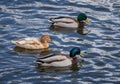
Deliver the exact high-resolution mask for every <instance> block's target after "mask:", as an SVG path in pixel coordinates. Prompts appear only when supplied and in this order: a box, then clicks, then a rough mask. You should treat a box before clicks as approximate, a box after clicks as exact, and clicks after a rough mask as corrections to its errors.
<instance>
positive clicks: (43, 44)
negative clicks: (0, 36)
mask: <svg viewBox="0 0 120 84" xmlns="http://www.w3.org/2000/svg"><path fill="white" fill-rule="evenodd" d="M11 42H12V43H13V44H15V45H16V46H18V47H21V48H25V49H43V48H48V47H49V44H48V42H52V40H51V38H50V37H49V36H48V35H43V36H41V37H40V38H36V37H27V38H21V39H18V40H14V41H11Z"/></svg>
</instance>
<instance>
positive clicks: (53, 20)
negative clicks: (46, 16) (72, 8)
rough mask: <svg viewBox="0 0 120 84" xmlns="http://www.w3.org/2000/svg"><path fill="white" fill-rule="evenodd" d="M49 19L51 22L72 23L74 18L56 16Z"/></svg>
mask: <svg viewBox="0 0 120 84" xmlns="http://www.w3.org/2000/svg"><path fill="white" fill-rule="evenodd" d="M50 21H52V22H53V23H57V22H63V23H73V22H75V21H76V20H75V19H73V18H71V17H58V18H51V19H50Z"/></svg>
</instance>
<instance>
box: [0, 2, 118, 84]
mask: <svg viewBox="0 0 120 84" xmlns="http://www.w3.org/2000/svg"><path fill="white" fill-rule="evenodd" d="M80 12H84V13H86V14H87V15H88V17H89V18H90V20H91V25H86V26H85V29H84V30H77V29H70V30H69V29H50V24H51V23H50V22H49V21H48V20H49V18H52V17H57V16H71V17H76V16H77V15H78V14H79V13H80ZM0 34H1V35H0V84H40V83H57V82H59V83H71V84H74V83H75V84H78V83H79V84H119V83H120V1H119V0H48V1H45V0H1V1H0ZM43 34H49V35H50V36H51V38H52V39H53V40H54V44H52V43H51V44H50V48H49V49H44V50H26V49H21V48H18V47H15V45H13V44H11V42H10V41H11V40H14V39H17V38H21V37H28V36H34V37H40V36H41V35H43ZM72 47H80V48H81V50H82V52H83V53H84V55H85V56H84V58H83V59H81V60H79V62H78V64H75V65H74V66H72V67H66V68H53V69H42V68H40V67H39V66H37V65H36V63H35V61H36V60H37V59H38V58H39V57H42V56H46V55H48V54H51V53H56V52H61V53H65V54H69V50H70V49H71V48H72Z"/></svg>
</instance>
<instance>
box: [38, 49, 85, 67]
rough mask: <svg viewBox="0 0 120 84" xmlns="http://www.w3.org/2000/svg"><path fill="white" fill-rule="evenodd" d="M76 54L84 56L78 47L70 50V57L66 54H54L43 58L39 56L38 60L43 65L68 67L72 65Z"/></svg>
mask: <svg viewBox="0 0 120 84" xmlns="http://www.w3.org/2000/svg"><path fill="white" fill-rule="evenodd" d="M76 55H80V56H83V55H82V54H81V50H80V48H78V47H74V48H73V49H72V50H70V54H69V57H68V56H67V55H65V54H52V55H49V56H46V57H43V58H39V59H38V60H37V61H36V62H37V64H40V66H42V67H66V66H70V65H72V62H73V61H74V59H76Z"/></svg>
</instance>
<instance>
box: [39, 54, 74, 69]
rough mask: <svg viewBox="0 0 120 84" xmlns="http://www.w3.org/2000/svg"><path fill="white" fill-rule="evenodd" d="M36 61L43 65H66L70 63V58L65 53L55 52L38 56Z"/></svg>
mask: <svg viewBox="0 0 120 84" xmlns="http://www.w3.org/2000/svg"><path fill="white" fill-rule="evenodd" d="M37 63H38V64H40V65H41V66H44V67H66V66H70V65H72V60H71V59H70V58H68V57H67V56H65V55H62V54H56V55H52V56H47V57H44V58H40V59H38V61H37Z"/></svg>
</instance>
